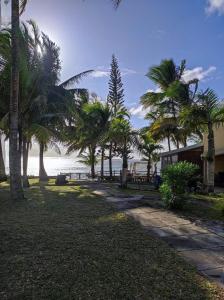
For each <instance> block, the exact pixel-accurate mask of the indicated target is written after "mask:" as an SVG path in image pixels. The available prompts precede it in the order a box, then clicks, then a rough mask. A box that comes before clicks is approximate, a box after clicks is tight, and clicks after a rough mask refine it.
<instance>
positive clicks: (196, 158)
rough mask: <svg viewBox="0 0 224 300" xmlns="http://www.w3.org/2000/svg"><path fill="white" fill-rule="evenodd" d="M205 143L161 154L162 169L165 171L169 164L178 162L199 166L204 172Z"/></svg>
mask: <svg viewBox="0 0 224 300" xmlns="http://www.w3.org/2000/svg"><path fill="white" fill-rule="evenodd" d="M202 155H203V143H199V144H196V145H192V146H188V147H184V148H180V149H176V150H172V151H168V152H164V153H161V154H160V157H161V169H164V168H165V167H166V166H167V165H168V164H171V163H175V162H178V161H189V162H192V163H194V164H197V165H198V166H199V167H200V170H201V172H203V160H202Z"/></svg>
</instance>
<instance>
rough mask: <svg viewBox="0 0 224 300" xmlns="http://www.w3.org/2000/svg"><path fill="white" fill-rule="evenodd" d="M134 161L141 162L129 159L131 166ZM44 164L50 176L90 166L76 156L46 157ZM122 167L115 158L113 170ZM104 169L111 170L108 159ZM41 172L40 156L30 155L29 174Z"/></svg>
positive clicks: (139, 167)
mask: <svg viewBox="0 0 224 300" xmlns="http://www.w3.org/2000/svg"><path fill="white" fill-rule="evenodd" d="M133 162H139V160H136V159H132V160H129V167H130V165H131V164H132V163H133ZM44 166H45V169H46V172H47V174H48V176H56V175H58V174H60V173H79V172H80V173H88V172H89V171H90V168H89V167H86V166H85V165H83V164H81V163H80V162H78V158H77V159H76V158H74V157H64V156H61V157H45V158H44ZM121 168H122V160H121V159H113V171H120V170H121ZM6 170H7V173H8V171H9V168H8V160H6ZM104 170H105V172H106V171H109V165H108V160H106V161H105V162H104ZM138 170H139V171H146V164H140V165H139V166H138ZM96 171H100V163H99V164H97V165H96ZM38 174H39V158H38V156H30V157H29V161H28V175H30V176H38Z"/></svg>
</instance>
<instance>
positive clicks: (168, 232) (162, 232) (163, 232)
mask: <svg viewBox="0 0 224 300" xmlns="http://www.w3.org/2000/svg"><path fill="white" fill-rule="evenodd" d="M146 229H147V231H148V232H149V233H150V234H152V235H155V236H159V237H170V236H173V232H172V228H169V227H168V228H164V227H162V228H159V227H146Z"/></svg>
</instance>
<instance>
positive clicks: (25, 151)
mask: <svg viewBox="0 0 224 300" xmlns="http://www.w3.org/2000/svg"><path fill="white" fill-rule="evenodd" d="M28 157H29V142H28V141H27V139H26V137H23V187H25V188H28V187H30V184H29V180H28V176H27V168H28Z"/></svg>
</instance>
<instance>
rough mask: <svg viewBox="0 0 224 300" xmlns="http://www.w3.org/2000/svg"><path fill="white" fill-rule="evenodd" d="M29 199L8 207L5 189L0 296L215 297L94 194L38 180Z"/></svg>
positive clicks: (1, 195)
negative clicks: (42, 182)
mask: <svg viewBox="0 0 224 300" xmlns="http://www.w3.org/2000/svg"><path fill="white" fill-rule="evenodd" d="M25 195H26V200H24V201H22V202H17V203H13V204H10V202H9V190H8V187H7V186H6V185H5V186H2V185H1V186H0V225H2V226H0V234H1V240H2V243H1V245H0V251H1V256H0V265H1V281H0V298H1V299H34V300H41V299H48V300H51V299H52V300H53V299H54V300H56V299H60V300H61V299H108V300H109V299H181V300H185V299H186V300H187V299H191V300H194V299H195V300H196V299H197V300H198V299H203V300H205V299H210V296H212V297H213V298H212V299H216V298H215V294H216V293H218V292H217V290H216V288H214V287H213V286H212V285H209V284H208V282H207V281H206V280H204V279H202V278H201V277H199V276H198V275H197V274H196V273H195V271H194V270H193V269H192V268H191V267H190V266H189V265H187V264H186V263H185V262H183V261H182V260H181V259H180V258H179V257H178V256H177V255H176V253H175V252H174V251H172V250H171V249H169V248H168V247H167V246H166V245H165V244H164V243H162V242H161V241H159V240H157V239H155V238H153V237H150V236H148V235H147V234H145V232H144V230H143V229H142V228H141V227H140V226H138V225H137V224H136V223H135V222H134V221H132V220H131V219H129V218H128V217H127V216H125V215H124V214H123V213H122V212H117V211H116V210H114V208H113V207H112V206H111V205H109V204H107V203H105V201H104V200H103V198H102V197H100V196H96V195H94V194H93V193H92V192H91V191H90V190H88V189H85V188H83V187H82V188H81V187H79V186H66V187H58V186H54V185H52V184H51V183H49V184H47V185H45V184H40V185H38V184H37V183H36V182H34V185H31V188H30V189H27V190H26V191H25ZM217 299H218V298H217ZM220 299H221V298H220Z"/></svg>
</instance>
